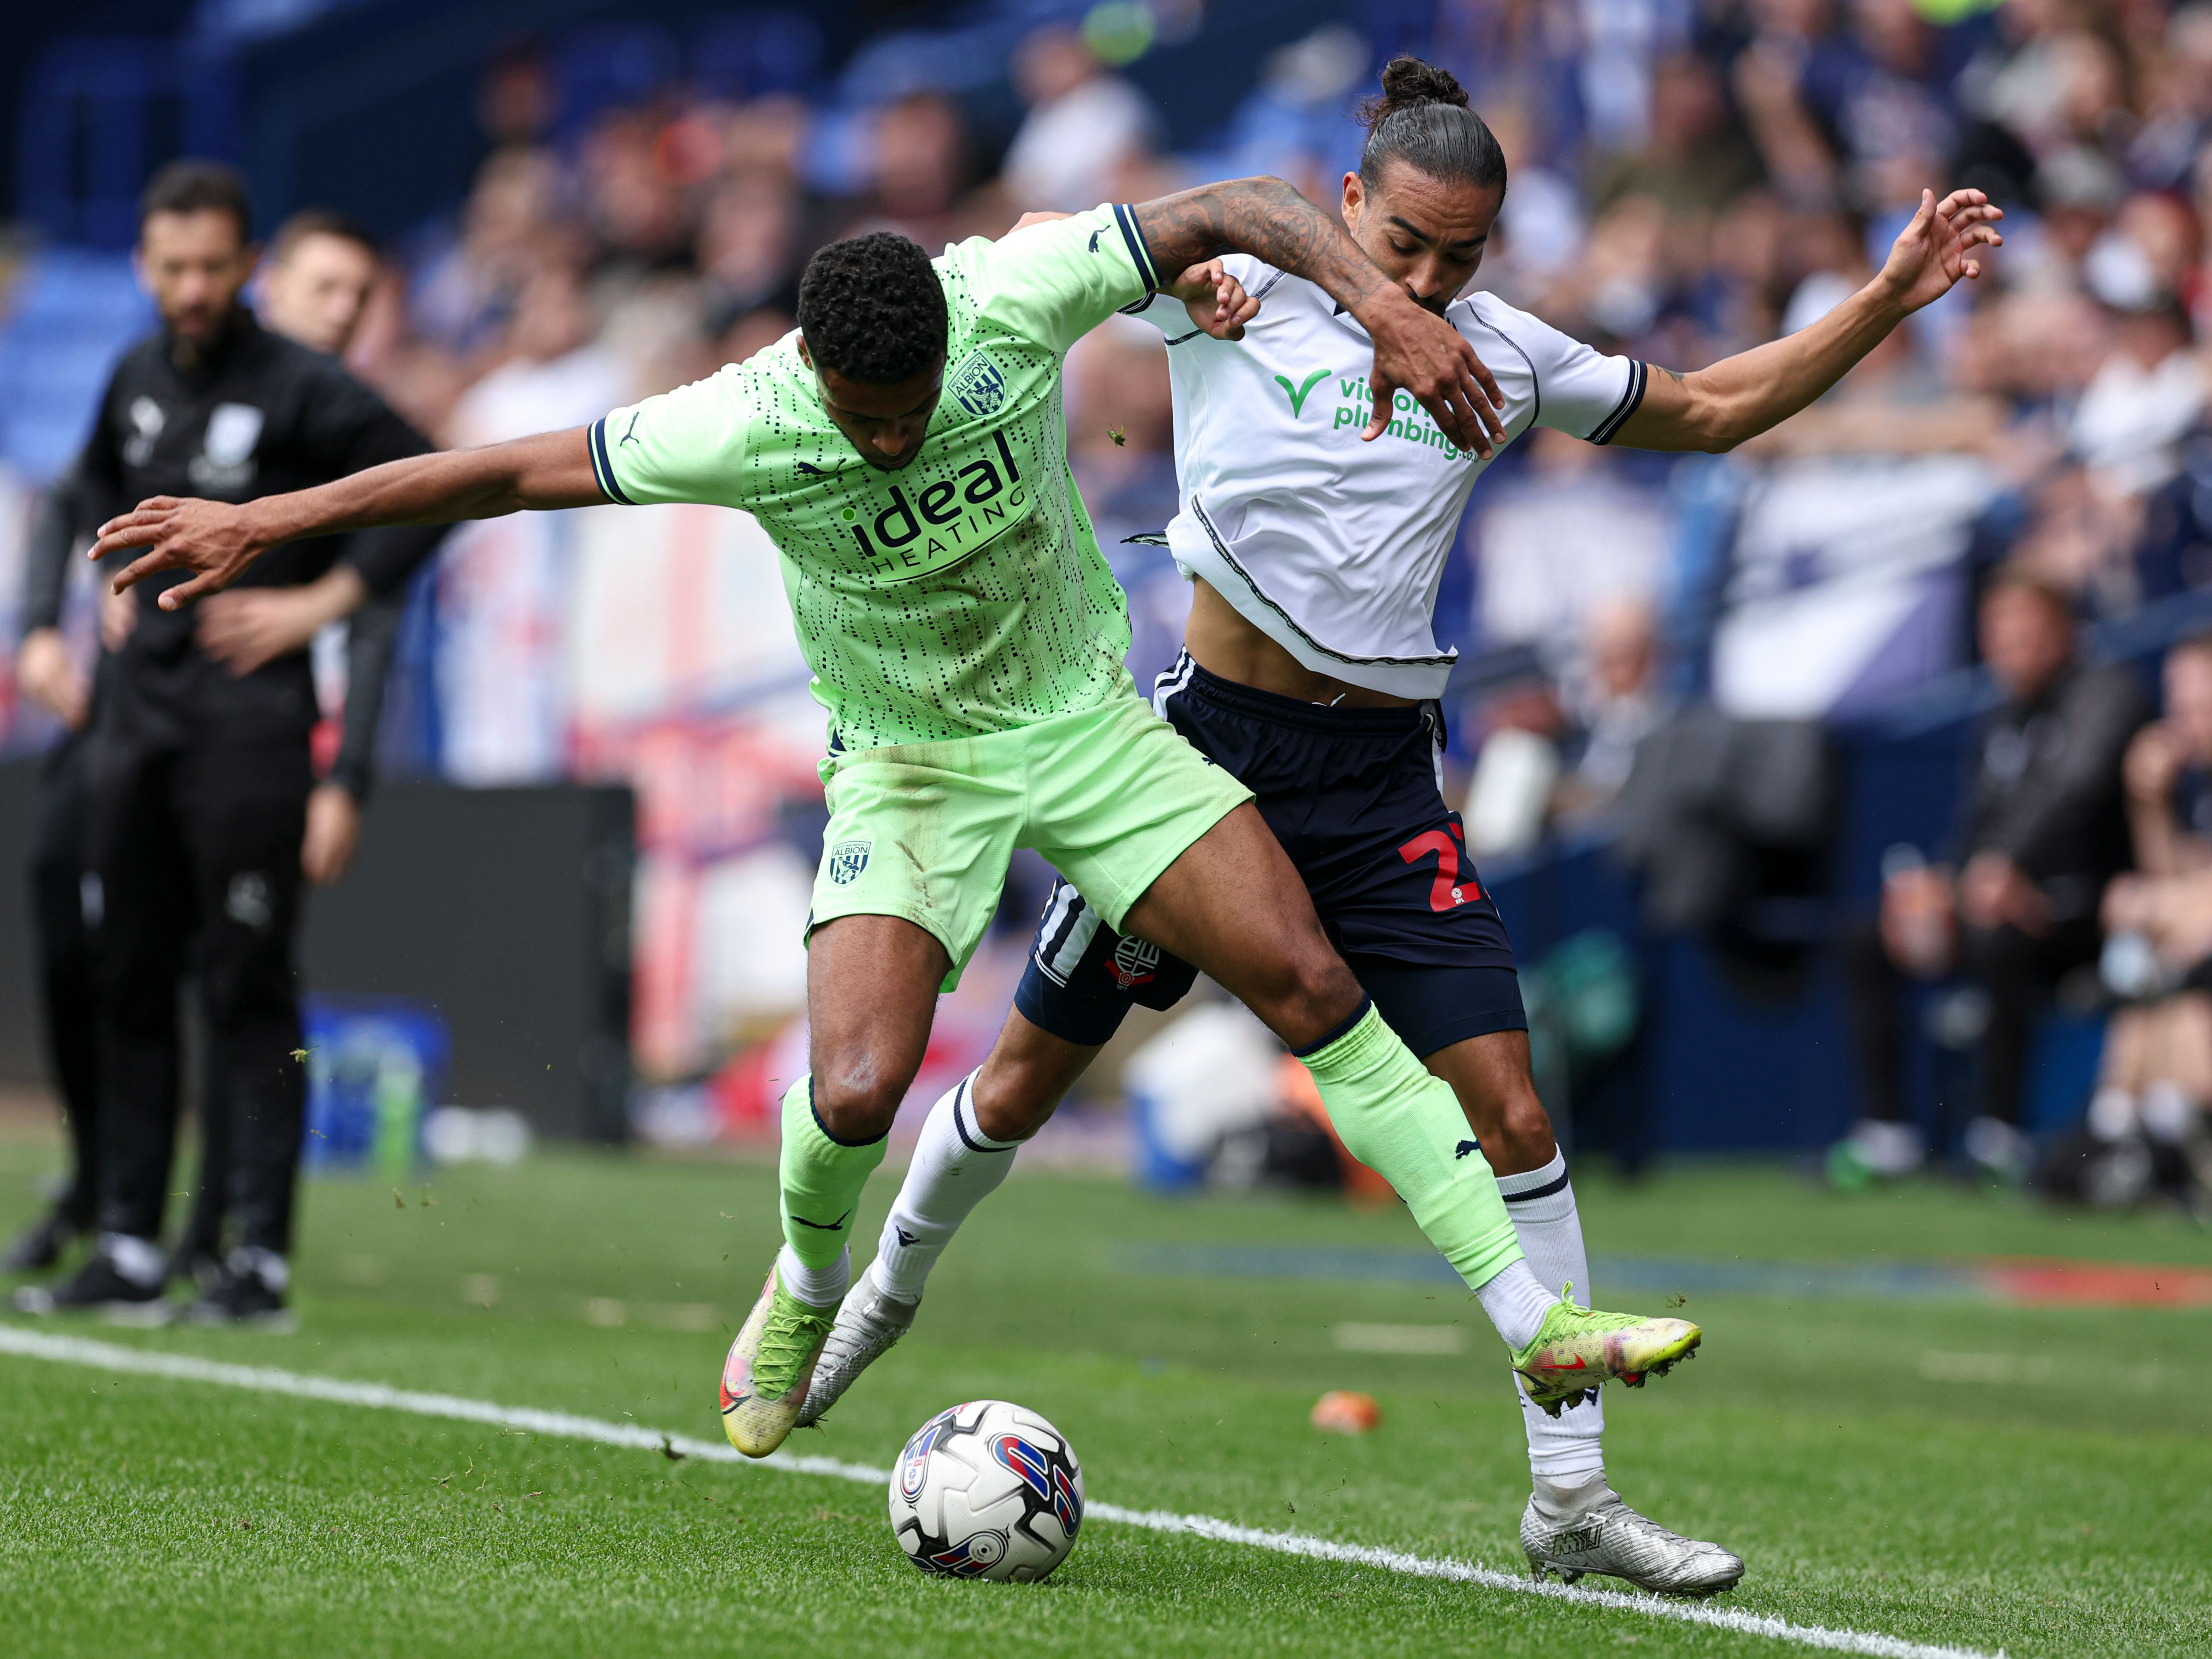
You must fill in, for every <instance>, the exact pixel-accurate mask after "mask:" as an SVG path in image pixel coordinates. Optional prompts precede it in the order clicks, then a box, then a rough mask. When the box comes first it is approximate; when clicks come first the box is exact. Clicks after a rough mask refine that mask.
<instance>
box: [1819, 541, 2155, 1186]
mask: <svg viewBox="0 0 2212 1659" xmlns="http://www.w3.org/2000/svg"><path fill="white" fill-rule="evenodd" d="M1979 621H1980V637H1981V646H1982V655H1983V657H1984V659H1985V660H1986V661H1987V662H1988V664H1989V667H1990V674H1991V676H1992V678H1995V679H1996V683H1997V685H1998V687H1999V688H2000V689H2001V690H2002V691H2003V692H2004V694H2005V701H2004V702H2003V703H2002V705H2001V706H2000V707H1999V708H1996V710H1995V711H1994V712H1993V713H1992V714H1990V717H1989V719H1988V720H1987V721H1986V722H1985V723H1984V726H1983V727H1982V731H1981V734H1980V738H1979V740H1978V743H1977V744H1976V746H1975V749H1974V754H1973V760H1974V775H1973V781H1972V786H1971V788H1970V791H1969V793H1968V796H1967V799H1966V805H1965V809H1964V812H1963V816H1962V820H1961V823H1960V828H1959V832H1958V835H1957V837H1956V844H1955V849H1954V850H1955V853H1956V856H1957V859H1958V860H1959V863H1958V867H1957V869H1956V871H1955V872H1954V871H1952V870H1951V869H1948V868H1942V867H1937V866H1928V865H1911V866H1908V867H1896V868H1892V869H1890V870H1888V871H1887V872H1886V876H1885V880H1884V882H1883V886H1882V902H1881V915H1880V917H1879V918H1878V919H1876V920H1870V921H1868V922H1866V923H1864V924H1863V925H1862V926H1860V927H1857V928H1856V929H1854V930H1853V931H1852V932H1851V933H1850V934H1849V935H1847V936H1846V938H1845V940H1844V970H1845V975H1846V986H1845V989H1846V993H1847V995H1848V998H1849V1000H1850V1012H1851V1021H1852V1025H1853V1029H1854V1034H1855V1036H1856V1037H1857V1044H1858V1049H1859V1059H1860V1065H1861V1073H1862V1080H1863V1088H1864V1091H1865V1099H1866V1105H1867V1114H1866V1117H1865V1118H1864V1119H1863V1121H1861V1122H1860V1123H1858V1124H1857V1126H1856V1127H1854V1128H1853V1130H1852V1132H1851V1134H1850V1137H1849V1138H1848V1139H1845V1140H1844V1141H1842V1142H1840V1143H1838V1146H1836V1148H1835V1149H1834V1151H1833V1152H1832V1153H1831V1155H1830V1160H1829V1167H1830V1170H1831V1172H1832V1174H1833V1175H1834V1176H1836V1178H1837V1179H1838V1182H1841V1183H1842V1184H1844V1185H1852V1184H1857V1183H1858V1182H1863V1181H1864V1180H1866V1179H1869V1178H1870V1177H1874V1176H1893V1175H1900V1174H1903V1173H1905V1172H1906V1171H1907V1170H1911V1169H1912V1168H1914V1167H1916V1166H1917V1164H1919V1162H1920V1160H1921V1158H1922V1157H1923V1155H1924V1148H1923V1146H1922V1143H1921V1139H1920V1134H1919V1131H1918V1130H1917V1128H1915V1127H1912V1126H1911V1124H1909V1123H1908V1122H1907V1121H1906V1118H1905V1102H1904V1095H1903V1078H1902V1075H1901V1073H1902V1067H1903V1063H1904V1054H1903V1049H1904V1026H1903V1012H1902V1007H1901V1002H1902V993H1903V991H1904V988H1905V981H1906V980H1907V979H1908V978H1910V979H1917V980H1923V981H1925V980H1934V979H1939V978H1942V977H1945V976H1947V975H1954V974H1956V975H1960V976H1962V977H1963V978H1965V979H1966V980H1967V981H1970V982H1971V983H1972V984H1974V985H1976V986H1978V987H1979V988H1980V989H1981V990H1982V992H1983V993H1984V997H1985V1000H1986V1013H1985V1015H1984V1018H1983V1020H1982V1030H1981V1039H1980V1042H1981V1056H1982V1101H1981V1114H1980V1115H1979V1116H1978V1117H1976V1118H1975V1119H1974V1120H1973V1121H1972V1122H1970V1123H1969V1124H1968V1125H1967V1126H1966V1152H1967V1154H1968V1156H1969V1157H1971V1158H1972V1159H1973V1160H1974V1161H1975V1162H1976V1163H1977V1164H1980V1165H1981V1166H1982V1167H1983V1168H1984V1169H1985V1170H1989V1171H1990V1172H1991V1173H1993V1174H1996V1175H1999V1176H2002V1177H2005V1178H2007V1179H2014V1180H2016V1179H2018V1177H2019V1176H2020V1175H2021V1173H2022V1172H2023V1171H2024V1170H2025V1166H2026V1162H2027V1142H2026V1139H2025V1138H2024V1137H2023V1135H2022V1134H2021V1130H2020V1117H2021V1101H2022V1097H2023V1094H2024V1092H2025V1085H2026V1076H2025V1073H2026V1067H2027V1049H2028V1042H2029V1039H2030V1037H2031V1036H2033V1031H2034V1021H2035V1017H2036V1014H2037V1012H2039V1009H2040V1008H2041V1006H2042V1005H2043V1003H2044V1001H2045V1000H2046V999H2047V998H2048V996H2049V995H2050V993H2051V988H2052V987H2054V986H2055V985H2056V984H2057V981H2059V980H2060V979H2061V978H2062V977H2063V976H2064V975H2065V974H2066V973H2067V972H2068V971H2069V970H2070V969H2075V968H2077V967H2080V966H2081V965H2082V964H2084V963H2089V962H2093V961H2094V960H2095V959H2096V956H2097V951H2098V948H2099V945H2100V931H2099V926H2098V920H2097V913H2098V905H2099V902H2100V900H2101V898H2102V896H2103V894H2104V890H2105V884H2106V882H2108V881H2109V880H2110V879H2111V878H2112V876H2113V874H2114V873H2115V872H2118V871H2119V870H2120V869H2122V868H2124V866H2126V864H2127V862H2128V857H2129V852H2128V826H2127V816H2126V810H2125V806H2124V801H2123V798H2122V793H2121V787H2120V763H2121V759H2122V757H2123V756H2124V754H2125V752H2126V750H2127V745H2128V740H2129V739H2130V738H2131V737H2133V736H2134V735H2135V732H2136V729H2137V728H2138V727H2140V726H2142V724H2143V722H2144V721H2145V720H2148V718H2149V712H2150V711H2149V708H2148V702H2147V701H2146V699H2145V697H2144V696H2143V690H2142V685H2141V684H2139V683H2138V682H2137V680H2136V677H2135V675H2134V674H2132V673H2130V671H2128V670H2126V669H2124V668H2120V667H2093V666H2089V665H2084V664H2082V663H2081V662H2080V661H2078V660H2077V659H2076V656H2075V629H2074V616H2073V611H2072V606H2071V603H2070V601H2069V599H2068V597H2067V595H2066V594H2065V592H2063V590H2061V589H2058V588H2057V587H2054V586H2051V585H2050V584H2048V583H2046V582H2045V581H2043V580H2039V578H2037V577H2036V576H2034V575H2033V574H2028V573H2026V572H2024V571H2021V570H2018V569H2010V568H2008V569H2005V570H2001V571H1999V572H1998V573H1997V574H1996V576H1995V578H1993V580H1991V582H1990V586H1989V588H1988V590H1987V591H1986V592H1984V595H1983V598H1982V605H1981V614H1980V619H1979Z"/></svg>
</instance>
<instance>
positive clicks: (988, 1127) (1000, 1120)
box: [974, 1073, 1060, 1140]
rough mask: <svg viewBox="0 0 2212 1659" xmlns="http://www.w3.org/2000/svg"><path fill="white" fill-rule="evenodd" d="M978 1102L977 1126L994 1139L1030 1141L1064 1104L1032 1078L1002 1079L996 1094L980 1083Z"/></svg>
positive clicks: (976, 1092)
mask: <svg viewBox="0 0 2212 1659" xmlns="http://www.w3.org/2000/svg"><path fill="white" fill-rule="evenodd" d="M986 1075H988V1073H986ZM974 1099H975V1127H977V1128H978V1129H981V1131H982V1132H983V1133H985V1134H987V1135H988V1136H989V1137H990V1138H991V1139H994V1140H1027V1139H1029V1138H1030V1136H1031V1135H1033V1134H1035V1133H1036V1132H1037V1131H1038V1130H1039V1129H1042V1127H1044V1126H1045V1120H1046V1119H1048V1118H1049V1117H1050V1116H1051V1115H1052V1114H1053V1109H1054V1107H1056V1106H1057V1105H1059V1103H1060V1097H1059V1096H1058V1095H1057V1094H1056V1093H1053V1092H1049V1091H1048V1088H1047V1087H1045V1086H1041V1079H1037V1078H1035V1077H1030V1076H1017V1077H1012V1078H1005V1079H1000V1086H999V1088H998V1089H997V1090H995V1091H985V1090H984V1088H983V1087H982V1085H981V1081H980V1080H979V1081H978V1083H977V1085H976V1088H975V1097H974Z"/></svg>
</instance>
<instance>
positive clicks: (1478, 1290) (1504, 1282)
mask: <svg viewBox="0 0 2212 1659" xmlns="http://www.w3.org/2000/svg"><path fill="white" fill-rule="evenodd" d="M1474 1296H1475V1300H1477V1301H1478V1302H1480V1303H1481V1304H1482V1310H1483V1312H1485V1313H1486V1314H1488V1315H1489V1316H1490V1322H1491V1323H1492V1324H1493V1325H1495V1326H1496V1327H1498V1335H1500V1336H1502V1337H1504V1339H1505V1346H1507V1347H1509V1348H1525V1347H1527V1346H1528V1345H1529V1344H1530V1343H1531V1342H1534V1340H1536V1333H1537V1332H1538V1331H1540V1330H1541V1329H1543V1328H1544V1316H1545V1315H1546V1314H1547V1313H1549V1312H1551V1311H1552V1309H1553V1306H1554V1305H1555V1304H1557V1303H1558V1302H1559V1297H1556V1296H1554V1295H1553V1294H1552V1292H1551V1291H1547V1290H1546V1289H1545V1288H1544V1285H1543V1281H1542V1280H1541V1279H1538V1278H1537V1277H1536V1275H1535V1274H1534V1273H1530V1272H1529V1271H1528V1263H1527V1262H1526V1261H1516V1262H1515V1263H1514V1264H1513V1265H1512V1266H1511V1267H1507V1268H1504V1269H1503V1270H1501V1271H1500V1272H1498V1273H1496V1274H1495V1275H1493V1276H1492V1277H1491V1278H1489V1279H1484V1280H1483V1281H1482V1283H1481V1284H1480V1285H1476V1286H1475V1287H1474Z"/></svg>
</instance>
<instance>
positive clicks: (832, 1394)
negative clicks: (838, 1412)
mask: <svg viewBox="0 0 2212 1659" xmlns="http://www.w3.org/2000/svg"><path fill="white" fill-rule="evenodd" d="M920 1307H921V1298H920V1297H916V1298H915V1300H913V1301H912V1302H902V1301H900V1300H899V1299H898V1298H897V1297H895V1296H886V1295H884V1293H883V1292H882V1291H879V1290H878V1289H877V1288H876V1264H875V1263H874V1262H872V1261H871V1262H870V1263H869V1264H868V1265H867V1267H866V1270H865V1271H863V1272H862V1273H861V1274H860V1277H859V1278H858V1279H854V1281H853V1288H852V1289H851V1290H849V1291H846V1292H845V1299H844V1301H843V1302H842V1303H840V1304H838V1307H837V1322H836V1324H835V1325H833V1326H831V1327H830V1328H829V1340H828V1341H827V1342H825V1343H823V1345H822V1358H820V1360H818V1361H817V1363H816V1364H815V1367H814V1383H813V1386H812V1387H811V1388H810V1389H807V1391H806V1403H805V1405H804V1406H801V1407H799V1423H798V1426H799V1427H800V1428H802V1429H803V1428H805V1427H807V1426H809V1425H811V1424H813V1423H816V1422H817V1421H819V1420H820V1419H821V1416H822V1413H824V1412H826V1411H828V1410H829V1408H830V1407H832V1406H834V1405H836V1403H837V1402H838V1401H840V1400H841V1399H842V1398H843V1397H844V1394H845V1390H846V1389H849V1388H851V1387H852V1386H853V1384H854V1382H855V1381H856V1380H857V1379H858V1378H859V1376H860V1373H861V1372H862V1371H864V1370H867V1369H868V1367H869V1366H871V1365H872V1364H875V1363H876V1361H877V1360H878V1359H880V1358H883V1356H884V1352H885V1351H886V1350H888V1349H889V1348H890V1346H891V1344H892V1343H894V1342H896V1341H897V1340H899V1338H901V1337H902V1336H904V1335H905V1334H907V1329H908V1327H909V1326H911V1325H912V1324H913V1323H914V1316H915V1310H917V1309H918V1308H920Z"/></svg>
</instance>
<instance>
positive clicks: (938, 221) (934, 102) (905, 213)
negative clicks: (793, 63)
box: [839, 92, 1097, 252]
mask: <svg viewBox="0 0 2212 1659" xmlns="http://www.w3.org/2000/svg"><path fill="white" fill-rule="evenodd" d="M972 165H973V159H972V156H971V155H970V151H969V137H968V125H967V123H966V122H965V121H964V120H963V118H961V114H960V106H958V105H957V104H956V103H954V102H953V101H952V100H951V99H950V98H948V97H946V96H945V94H942V93H936V92H917V93H912V94H908V96H906V97H904V98H902V99H900V100H898V101H897V102H896V103H895V104H892V105H890V106H889V107H887V108H885V109H884V110H882V111H880V112H878V114H877V116H876V128H875V144H874V160H873V162H872V167H871V169H870V177H871V179H872V183H873V185H874V198H873V200H872V201H871V202H868V203H866V204H864V205H863V208H862V210H861V214H860V217H859V219H858V220H857V221H855V222H854V223H852V224H849V225H848V226H846V227H845V228H844V229H843V230H842V231H841V232H840V233H839V234H842V235H847V236H854V235H858V234H860V232H862V231H864V230H896V231H897V232H898V233H899V234H901V235H902V236H907V237H911V238H912V239H913V240H915V241H917V242H919V243H921V246H923V247H925V248H927V249H928V250H929V251H930V252H936V251H937V250H938V249H939V248H942V247H944V246H945V244H947V243H948V242H952V241H957V240H959V239H960V238H961V237H962V236H963V235H965V234H968V228H967V227H964V226H963V222H962V220H961V218H960V216H959V215H958V213H957V209H959V207H960V206H961V204H962V200H963V197H965V196H966V194H967V192H968V188H969V185H970V183H971V182H972V179H971V175H970V168H971V167H972ZM1088 205H1091V206H1096V205H1097V204H1095V203H1092V204H1088ZM1003 228H1005V227H1004V225H1003V224H997V225H994V226H993V227H992V229H993V230H994V232H995V231H997V230H1000V229H1003Z"/></svg>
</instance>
